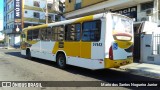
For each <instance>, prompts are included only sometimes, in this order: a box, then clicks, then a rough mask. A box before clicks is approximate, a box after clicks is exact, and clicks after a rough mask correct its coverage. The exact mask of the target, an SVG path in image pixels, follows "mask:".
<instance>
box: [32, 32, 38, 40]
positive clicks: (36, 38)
mask: <svg viewBox="0 0 160 90" xmlns="http://www.w3.org/2000/svg"><path fill="white" fill-rule="evenodd" d="M32 33H33V34H32V39H33V40H38V35H39V30H33V32H32Z"/></svg>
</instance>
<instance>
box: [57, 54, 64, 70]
mask: <svg viewBox="0 0 160 90" xmlns="http://www.w3.org/2000/svg"><path fill="white" fill-rule="evenodd" d="M56 62H57V65H58V67H59V68H61V69H64V68H65V67H66V57H65V55H64V54H63V53H59V54H58V55H57V60H56Z"/></svg>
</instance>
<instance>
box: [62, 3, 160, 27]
mask: <svg viewBox="0 0 160 90" xmlns="http://www.w3.org/2000/svg"><path fill="white" fill-rule="evenodd" d="M158 5H159V0H66V2H65V6H66V11H65V17H66V18H67V19H69V18H75V17H81V16H84V15H89V14H96V13H101V12H107V11H110V12H116V13H121V14H124V15H127V16H129V17H131V18H134V20H135V22H141V21H152V22H156V23H157V24H158V25H160V18H158V17H159V13H158V10H159V8H160V7H159V6H158Z"/></svg>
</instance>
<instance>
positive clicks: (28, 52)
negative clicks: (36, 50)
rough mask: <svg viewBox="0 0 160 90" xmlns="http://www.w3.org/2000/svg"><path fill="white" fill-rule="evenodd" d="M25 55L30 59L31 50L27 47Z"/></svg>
mask: <svg viewBox="0 0 160 90" xmlns="http://www.w3.org/2000/svg"><path fill="white" fill-rule="evenodd" d="M26 57H27V59H30V60H31V59H32V57H31V52H30V50H29V49H27V51H26Z"/></svg>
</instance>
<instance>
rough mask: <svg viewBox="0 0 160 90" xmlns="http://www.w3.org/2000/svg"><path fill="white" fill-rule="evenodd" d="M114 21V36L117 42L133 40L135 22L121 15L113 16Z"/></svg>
mask: <svg viewBox="0 0 160 90" xmlns="http://www.w3.org/2000/svg"><path fill="white" fill-rule="evenodd" d="M112 21H113V22H112V23H113V26H112V30H113V31H112V34H113V37H114V39H115V40H126V41H130V40H132V36H133V29H132V28H133V26H132V24H133V21H132V20H131V19H129V18H126V17H124V16H120V15H113V16H112Z"/></svg>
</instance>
